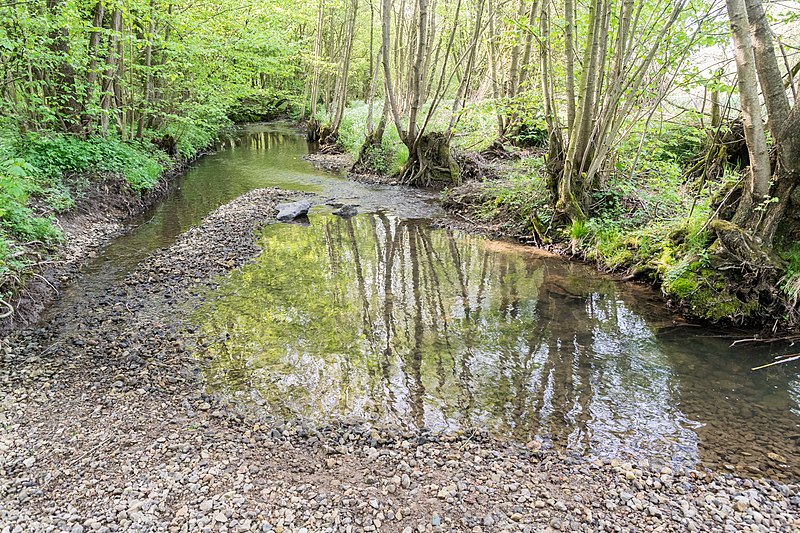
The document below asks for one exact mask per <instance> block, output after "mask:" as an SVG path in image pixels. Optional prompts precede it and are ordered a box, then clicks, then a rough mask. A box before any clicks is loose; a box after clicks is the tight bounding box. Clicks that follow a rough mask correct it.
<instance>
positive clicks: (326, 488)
mask: <svg viewBox="0 0 800 533" xmlns="http://www.w3.org/2000/svg"><path fill="white" fill-rule="evenodd" d="M280 198H281V193H280V192H278V191H275V190H258V191H253V192H251V193H248V194H247V195H244V196H243V197H240V198H239V199H237V200H235V201H234V202H232V203H230V204H228V205H226V206H223V207H222V208H220V209H218V210H217V211H215V212H214V213H212V214H211V215H210V216H209V217H208V218H207V219H206V220H205V221H204V222H203V224H201V225H200V226H198V227H196V228H194V229H191V230H190V231H188V232H187V233H185V234H183V235H182V236H181V237H179V238H178V240H177V241H176V242H175V244H174V245H172V246H171V247H169V248H168V249H165V250H161V251H158V252H156V253H154V254H153V255H152V256H151V257H150V258H148V259H147V260H145V261H143V262H142V263H141V264H140V266H139V267H138V268H137V269H136V270H135V271H134V272H133V273H131V274H130V275H129V277H128V278H127V280H126V282H125V284H123V285H121V286H119V287H114V288H112V289H110V290H109V291H108V292H107V293H106V294H105V295H104V297H103V298H101V299H99V300H98V301H92V302H89V303H87V302H81V301H80V300H78V301H76V302H74V303H72V304H70V303H69V302H59V304H58V305H60V306H66V308H64V309H59V311H62V312H59V313H57V314H56V317H57V318H55V319H53V320H52V321H51V322H49V323H47V324H43V325H40V326H39V327H37V328H34V329H28V330H25V331H21V332H18V333H16V334H15V335H13V336H12V337H10V338H9V339H7V341H6V342H5V344H4V346H3V349H2V352H0V357H2V365H0V397H2V398H3V399H2V401H1V402H0V531H39V530H64V531H86V530H95V531H114V530H120V531H202V530H209V531H273V530H274V531H285V532H289V531H292V532H301V531H302V532H312V531H398V532H401V531H402V532H409V533H410V532H412V531H486V532H489V531H547V530H552V531H560V530H570V531H597V530H607V531H625V530H633V529H637V530H670V531H692V530H695V531H710V530H736V531H792V530H797V528H798V527H800V518H799V517H800V514H799V513H798V511H799V510H800V492H798V487H797V486H789V485H781V484H777V483H774V482H770V481H753V480H749V479H741V478H737V477H734V476H728V475H713V474H708V473H705V472H699V471H685V472H672V471H671V470H669V469H666V468H658V467H651V466H650V465H649V464H648V463H647V462H646V461H645V462H642V463H639V464H630V463H619V462H617V461H605V462H594V463H589V462H586V461H585V460H582V459H580V458H574V457H565V456H561V455H558V454H556V453H554V452H543V451H541V450H540V449H539V446H538V444H537V443H535V442H531V443H529V445H527V446H522V445H515V444H508V443H504V442H500V441H496V440H492V439H491V438H489V437H487V436H486V435H484V434H481V433H475V434H471V433H467V434H458V435H453V436H442V435H432V434H429V433H425V432H421V433H416V432H409V431H404V430H400V429H397V428H369V427H366V426H346V425H330V426H327V427H311V426H308V425H305V424H303V423H302V422H299V421H283V420H276V419H273V418H271V417H270V416H269V413H268V407H269V406H264V407H263V408H260V407H257V406H245V405H240V404H234V403H232V402H231V401H229V400H228V399H226V398H225V397H221V396H215V395H209V394H208V393H207V392H206V390H205V389H204V381H203V367H204V365H205V364H206V363H205V362H204V361H202V360H198V359H196V358H195V357H194V356H193V355H192V347H193V346H194V345H197V344H201V343H204V342H212V341H213V339H202V338H201V337H200V336H199V334H198V332H197V331H195V330H194V328H193V326H192V324H191V321H190V320H188V318H189V317H190V315H191V313H192V310H193V309H194V308H195V307H196V305H197V304H198V303H199V302H200V301H201V300H202V298H203V293H204V292H205V291H206V290H208V288H209V287H213V286H214V285H215V283H216V279H218V278H217V277H218V276H220V275H224V274H225V273H226V272H228V271H229V270H230V269H233V268H236V267H238V266H240V265H242V264H244V263H245V262H246V261H248V260H249V259H250V258H251V257H253V256H254V255H255V254H257V253H258V248H257V246H256V244H255V238H254V235H255V234H256V233H255V232H256V229H257V228H258V227H260V226H262V225H264V224H266V223H269V222H270V221H272V219H273V217H274V216H275V214H276V210H275V208H274V205H275V204H276V202H277V201H278V200H279V199H280ZM232 355H235V354H232Z"/></svg>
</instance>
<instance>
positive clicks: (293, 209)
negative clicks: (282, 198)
mask: <svg viewBox="0 0 800 533" xmlns="http://www.w3.org/2000/svg"><path fill="white" fill-rule="evenodd" d="M277 207H278V217H277V218H278V220H280V221H281V222H291V221H292V220H294V219H296V218H297V217H299V216H303V215H305V214H308V210H309V209H311V204H310V203H309V202H306V201H302V202H291V203H288V204H278V206H277Z"/></svg>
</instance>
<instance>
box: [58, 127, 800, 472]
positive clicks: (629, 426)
mask: <svg viewBox="0 0 800 533" xmlns="http://www.w3.org/2000/svg"><path fill="white" fill-rule="evenodd" d="M308 149H309V147H308V145H307V144H306V142H305V141H304V139H303V138H302V137H301V136H300V135H298V134H297V133H296V132H294V131H293V130H292V129H291V128H290V127H288V126H281V125H274V124H271V125H254V126H250V127H248V128H245V129H243V130H242V131H241V132H240V134H239V135H237V136H235V137H233V138H231V139H228V140H226V141H224V142H223V143H222V145H221V146H220V150H219V151H218V152H217V153H216V154H214V155H210V156H207V157H205V158H204V159H203V160H201V161H200V162H199V163H198V164H197V165H196V167H194V168H193V169H192V170H190V171H189V172H188V174H187V176H186V177H185V178H184V179H183V180H182V182H181V184H180V187H179V188H178V189H177V190H176V191H175V192H174V194H172V195H171V196H170V197H169V198H168V199H166V200H165V201H164V202H163V203H162V204H161V205H159V206H158V207H157V208H156V209H154V210H153V211H152V212H150V213H148V215H147V216H146V217H145V218H143V219H142V221H141V224H140V225H139V226H138V228H137V229H136V230H134V231H133V232H132V233H130V234H129V235H127V236H124V237H122V238H120V239H118V240H117V241H115V242H114V243H113V244H112V245H110V246H109V247H108V248H106V249H105V250H104V252H103V253H102V254H101V256H100V257H99V258H98V259H97V261H95V262H94V263H93V266H92V267H90V269H89V270H88V271H87V273H86V276H84V280H89V281H88V284H89V285H90V286H93V287H102V286H103V284H104V283H111V282H113V281H114V279H117V280H119V279H120V277H121V276H122V275H123V274H124V273H126V272H128V271H129V270H130V269H131V268H133V266H134V265H135V264H136V263H137V262H138V261H139V260H141V259H142V258H143V257H146V255H147V254H148V253H150V252H152V250H154V249H155V248H158V247H163V246H167V245H169V244H170V243H171V242H172V241H173V240H174V239H175V237H176V236H177V235H178V234H180V233H181V232H182V231H185V230H186V229H188V228H189V227H191V226H192V225H194V224H197V223H198V222H199V221H200V220H202V218H203V217H204V216H205V215H207V214H208V213H209V212H210V211H212V210H213V209H215V208H216V207H218V206H219V205H222V204H224V203H226V202H228V201H230V200H232V199H234V198H235V197H237V196H239V195H240V194H243V193H245V192H247V191H249V190H251V189H254V188H258V187H280V188H283V189H287V190H293V191H300V192H305V193H314V194H315V196H314V197H313V202H314V203H316V204H317V205H316V207H314V208H313V209H312V211H311V213H310V215H309V220H308V223H307V224H305V225H301V224H273V225H270V226H268V227H267V228H265V229H264V230H263V233H262V234H261V235H260V244H261V246H262V248H263V252H262V253H261V255H260V256H259V257H257V258H256V259H255V260H254V261H252V262H251V263H249V264H247V265H246V266H245V267H243V268H241V269H239V270H237V271H235V272H233V273H232V274H230V275H229V276H227V277H226V278H225V279H224V280H222V283H221V285H220V287H219V288H218V289H216V290H215V291H214V292H212V293H210V294H208V295H206V300H205V303H204V304H203V305H202V306H201V307H200V308H198V309H196V310H195V311H194V315H193V320H194V321H195V322H196V323H197V327H198V328H199V329H200V331H201V332H202V333H204V334H205V335H207V336H208V338H211V339H218V340H217V341H216V342H214V343H212V344H211V345H210V346H209V347H208V348H207V350H208V352H207V355H209V354H210V355H211V356H212V360H211V364H210V367H209V368H208V370H207V378H208V381H209V384H210V386H211V387H212V388H214V389H216V390H219V391H222V392H224V393H229V394H231V395H234V396H237V397H239V398H241V399H244V400H245V401H256V402H257V403H259V404H260V405H263V408H264V409H266V410H268V411H269V412H270V414H272V415H274V416H275V417H279V418H301V419H309V420H311V421H313V422H317V423H320V424H325V423H328V422H330V421H332V420H345V421H361V422H364V423H368V424H374V425H379V426H380V425H391V426H394V427H401V428H405V429H409V430H420V429H423V428H427V429H430V430H431V431H443V432H448V431H460V430H469V429H471V428H481V429H486V430H488V431H489V432H490V433H492V434H493V435H495V436H497V437H499V438H508V439H515V440H519V441H522V442H527V441H530V440H534V439H535V440H538V441H540V442H541V443H543V445H544V446H545V447H555V448H558V449H561V450H567V451H573V452H575V453H578V454H581V455H582V456H585V457H589V458H595V457H622V458H630V459H632V460H638V459H643V458H647V459H649V460H651V461H656V462H662V463H665V464H671V465H689V466H694V465H697V464H700V465H705V466H709V467H714V468H718V469H728V470H734V471H737V472H739V473H741V474H743V475H760V474H765V475H769V476H771V477H775V478H778V479H794V480H796V479H798V477H799V475H800V455H799V454H798V452H799V451H800V448H799V446H800V370H798V367H797V366H796V365H791V364H789V365H783V366H778V367H774V368H770V369H765V370H762V371H759V372H751V371H750V368H751V367H753V366H756V365H758V364H762V363H765V362H769V361H770V360H771V358H772V356H773V355H776V354H778V353H787V351H786V350H785V349H784V348H785V347H781V348H771V349H770V348H764V347H758V346H756V347H753V346H750V347H739V348H735V349H731V348H729V344H730V341H731V339H730V338H726V335H729V334H730V332H727V333H726V332H724V331H715V330H712V329H710V328H706V327H696V326H691V325H688V324H685V323H684V322H682V321H680V320H678V319H676V317H674V316H672V315H670V314H669V313H668V312H666V311H665V310H664V308H663V303H661V302H660V300H659V299H658V298H657V295H655V294H654V293H653V292H652V291H651V290H649V289H647V288H643V287H638V286H635V285H631V284H623V283H619V282H616V281H614V280H612V279H611V278H608V277H606V276H603V275H600V274H598V273H597V272H596V271H595V270H594V269H592V268H591V267H589V266H586V265H582V264H576V263H569V262H565V261H564V260H562V259H560V258H558V257H554V256H551V255H549V254H546V253H542V252H539V251H537V250H535V249H531V248H527V247H522V246H518V245H514V244H510V243H504V242H498V241H493V240H489V239H486V238H483V237H479V236H475V235H469V234H465V233H461V232H458V231H450V230H444V229H434V228H432V227H431V226H430V223H429V222H430V219H431V218H432V217H435V216H437V215H439V214H440V213H439V211H438V207H437V206H436V203H435V201H434V198H433V197H432V196H431V195H430V194H427V193H424V192H421V191H417V190H413V189H407V188H403V187H391V186H381V185H374V186H370V185H362V184H358V183H354V182H351V181H348V180H346V179H343V178H341V177H339V176H336V175H334V174H331V173H328V172H324V171H321V170H316V169H315V168H314V167H313V166H312V165H311V164H310V163H309V162H307V161H304V160H303V159H302V156H303V155H304V154H306V153H307V151H308ZM337 204H356V205H358V206H359V207H358V209H359V212H360V213H359V215H357V216H356V217H353V218H339V217H337V216H334V215H332V214H330V213H331V210H332V209H333V207H332V205H337ZM98 279H102V280H104V281H103V282H98ZM92 280H93V281H92ZM81 285H84V286H83V288H81ZM76 287H77V288H76V289H73V290H77V291H80V292H81V293H82V294H83V297H85V296H86V294H87V290H86V286H85V283H83V284H82V283H78V284H76ZM771 350H772V351H771ZM780 350H783V351H780ZM789 350H791V349H789Z"/></svg>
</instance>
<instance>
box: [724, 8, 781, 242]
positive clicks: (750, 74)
mask: <svg viewBox="0 0 800 533" xmlns="http://www.w3.org/2000/svg"><path fill="white" fill-rule="evenodd" d="M726 6H727V9H728V17H729V19H730V23H731V31H732V35H733V43H734V47H735V49H736V50H735V57H736V72H737V73H738V77H739V95H740V98H741V107H742V119H743V122H744V135H745V140H746V141H747V149H748V153H749V155H750V172H749V179H748V186H747V187H746V189H745V191H744V194H743V195H742V199H741V200H740V202H739V206H738V209H737V213H736V215H735V216H734V219H733V222H734V223H736V224H737V225H739V226H743V227H745V226H746V225H752V224H753V223H754V222H755V221H754V220H753V216H752V209H753V208H754V207H755V204H757V203H760V202H761V201H763V200H764V198H765V196H766V195H767V194H769V186H770V178H771V177H772V171H771V169H770V161H769V151H768V149H767V137H766V134H765V132H764V125H763V119H762V116H761V102H760V101H759V97H758V75H757V73H756V65H755V56H754V52H753V44H752V41H751V38H750V31H749V27H750V24H749V21H748V19H747V10H746V6H745V3H744V0H726Z"/></svg>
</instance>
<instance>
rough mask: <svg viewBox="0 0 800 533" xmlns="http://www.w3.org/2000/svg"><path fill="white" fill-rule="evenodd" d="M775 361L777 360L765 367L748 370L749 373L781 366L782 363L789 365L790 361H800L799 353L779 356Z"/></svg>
mask: <svg viewBox="0 0 800 533" xmlns="http://www.w3.org/2000/svg"><path fill="white" fill-rule="evenodd" d="M777 359H778V360H777V361H773V362H771V363H767V364H766V365H761V366H757V367H755V368H751V369H750V370H751V371H756V370H761V369H762V368H767V367H770V366H775V365H782V364H783V363H789V362H791V361H797V360H798V359H800V353H798V354H791V355H779V356H778V357H777Z"/></svg>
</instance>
